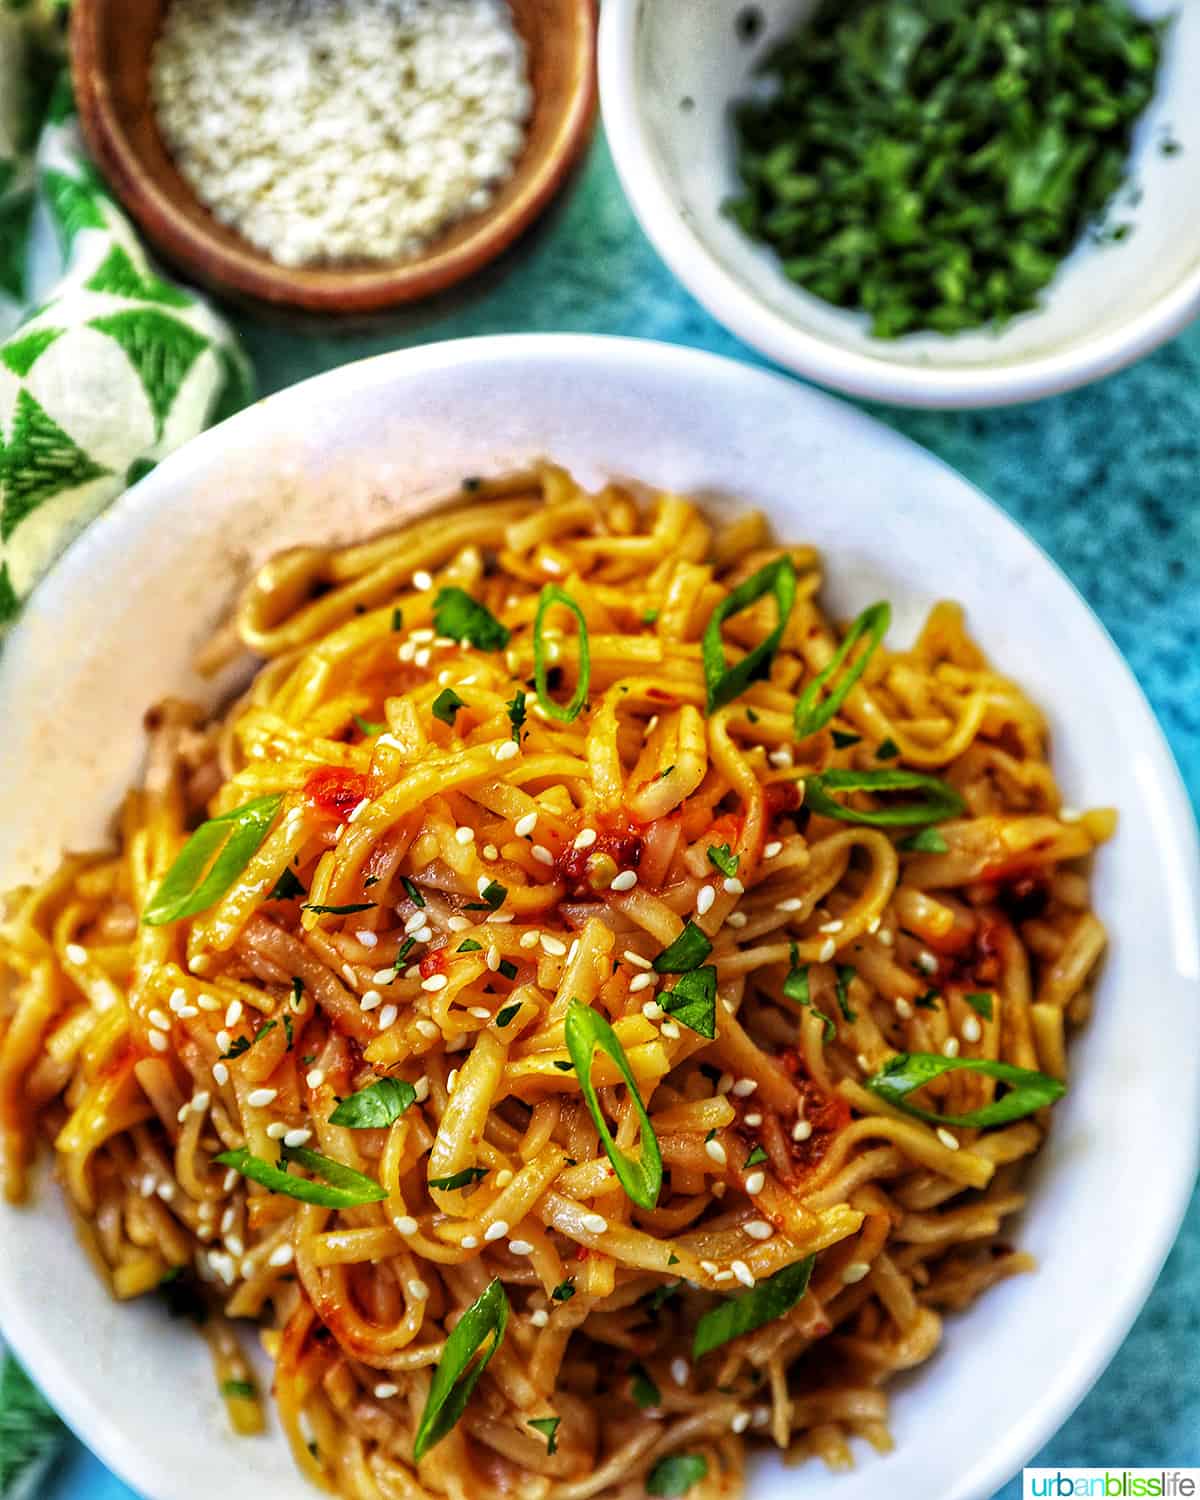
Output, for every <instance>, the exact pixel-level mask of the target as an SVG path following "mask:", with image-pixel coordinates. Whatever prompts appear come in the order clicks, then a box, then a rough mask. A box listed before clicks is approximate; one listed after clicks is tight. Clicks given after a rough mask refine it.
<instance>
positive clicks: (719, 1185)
mask: <svg viewBox="0 0 1200 1500" xmlns="http://www.w3.org/2000/svg"><path fill="white" fill-rule="evenodd" d="M709 1191H710V1192H711V1193H712V1195H713V1197H714V1198H723V1197H724V1196H725V1183H724V1182H720V1181H718V1182H714V1183H713V1184H712V1187H711V1188H710V1189H709ZM717 1280H718V1281H719V1280H720V1277H718V1278H717Z"/></svg>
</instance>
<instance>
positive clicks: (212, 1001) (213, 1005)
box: [172, 990, 221, 1011]
mask: <svg viewBox="0 0 1200 1500" xmlns="http://www.w3.org/2000/svg"><path fill="white" fill-rule="evenodd" d="M175 994H176V995H182V994H183V991H182V990H176V991H175ZM172 998H174V997H172ZM196 1004H197V1005H198V1006H199V1007H200V1009H201V1010H209V1011H212V1010H220V1009H221V1002H220V1001H219V1000H218V999H217V998H216V996H215V995H201V996H200V997H199V998H198V999H197V1001H196Z"/></svg>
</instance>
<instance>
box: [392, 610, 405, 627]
mask: <svg viewBox="0 0 1200 1500" xmlns="http://www.w3.org/2000/svg"><path fill="white" fill-rule="evenodd" d="M392 629H393V630H403V629H404V611H403V610H402V609H400V608H396V609H393V610H392Z"/></svg>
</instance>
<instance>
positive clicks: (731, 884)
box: [721, 875, 746, 896]
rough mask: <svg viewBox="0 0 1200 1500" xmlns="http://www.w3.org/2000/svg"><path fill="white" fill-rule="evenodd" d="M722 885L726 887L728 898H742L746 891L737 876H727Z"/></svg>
mask: <svg viewBox="0 0 1200 1500" xmlns="http://www.w3.org/2000/svg"><path fill="white" fill-rule="evenodd" d="M721 884H722V885H723V886H724V888H725V894H726V895H727V896H740V895H741V894H742V892H743V891H744V890H745V889H746V887H745V886H744V885H743V884H742V882H741V881H740V880H739V879H738V878H737V876H736V875H727V876H726V877H725V879H724V880H723V881H722V882H721Z"/></svg>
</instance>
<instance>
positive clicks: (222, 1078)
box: [212, 1062, 229, 1088]
mask: <svg viewBox="0 0 1200 1500" xmlns="http://www.w3.org/2000/svg"><path fill="white" fill-rule="evenodd" d="M212 1076H213V1082H214V1083H216V1084H218V1085H219V1086H220V1087H221V1088H224V1087H225V1085H226V1084H227V1083H228V1082H229V1069H228V1068H227V1067H226V1066H225V1064H224V1063H223V1062H219V1063H213V1070H212Z"/></svg>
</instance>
